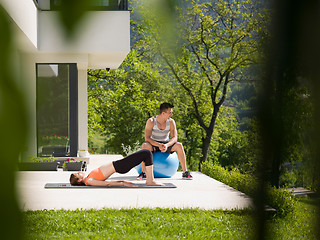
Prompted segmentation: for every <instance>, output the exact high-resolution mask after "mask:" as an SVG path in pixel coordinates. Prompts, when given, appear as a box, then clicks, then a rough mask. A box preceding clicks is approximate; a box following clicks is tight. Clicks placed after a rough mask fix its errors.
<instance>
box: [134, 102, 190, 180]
mask: <svg viewBox="0 0 320 240" xmlns="http://www.w3.org/2000/svg"><path fill="white" fill-rule="evenodd" d="M173 107H174V106H173V105H172V104H170V103H162V104H161V105H160V113H159V115H157V116H155V117H151V118H149V119H148V121H147V123H146V127H145V142H144V143H143V144H142V149H147V150H150V151H151V152H157V151H161V152H168V153H173V152H177V154H178V159H179V162H180V164H181V167H182V170H183V173H182V178H183V179H188V180H191V179H192V176H191V174H190V172H189V171H187V163H186V155H185V152H184V148H183V145H182V144H181V143H180V142H177V140H178V136H177V128H176V123H175V121H174V120H173V119H172V118H171V116H172V108H173ZM169 135H170V136H171V139H170V138H169ZM141 166H142V172H141V173H140V175H139V176H138V178H137V179H140V180H142V179H145V178H146V175H145V166H144V164H143V163H142V164H141Z"/></svg>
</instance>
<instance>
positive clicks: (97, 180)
mask: <svg viewBox="0 0 320 240" xmlns="http://www.w3.org/2000/svg"><path fill="white" fill-rule="evenodd" d="M141 162H144V163H145V166H146V175H147V179H146V184H147V185H149V186H163V184H161V183H157V182H156V181H155V180H154V177H153V158H152V153H151V151H149V150H145V149H143V150H140V151H138V152H135V153H133V154H131V155H129V156H127V157H125V158H123V159H121V160H117V161H113V162H112V163H108V164H105V165H102V166H101V167H99V168H97V169H94V170H92V171H91V172H90V173H89V175H88V176H85V173H84V172H77V173H73V174H71V176H70V183H71V185H74V186H81V185H87V186H106V187H110V186H126V187H135V186H136V185H135V184H134V183H132V182H128V181H112V180H108V181H105V180H106V179H108V178H109V177H110V176H111V175H112V174H113V173H115V172H117V173H127V172H129V171H130V170H131V169H132V168H133V167H135V166H137V165H139V164H140V163H141Z"/></svg>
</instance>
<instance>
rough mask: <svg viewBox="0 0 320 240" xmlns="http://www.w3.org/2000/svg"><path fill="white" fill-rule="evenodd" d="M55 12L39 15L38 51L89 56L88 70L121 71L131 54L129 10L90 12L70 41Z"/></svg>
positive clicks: (45, 12) (42, 12) (43, 12)
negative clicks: (118, 69) (112, 69)
mask: <svg viewBox="0 0 320 240" xmlns="http://www.w3.org/2000/svg"><path fill="white" fill-rule="evenodd" d="M57 14H58V12H55V11H41V12H39V15H38V26H39V29H38V50H39V51H40V52H42V53H46V52H47V53H87V54H88V56H89V63H88V65H89V68H95V69H102V68H118V67H119V66H120V64H121V63H122V62H123V60H124V59H125V57H126V56H127V54H128V53H129V51H130V12H129V11H109V12H107V11H89V12H88V13H87V14H86V17H85V18H83V19H82V20H81V21H80V22H79V24H78V25H77V27H76V30H75V36H74V37H73V38H71V39H68V38H67V37H66V35H65V33H64V31H63V29H62V28H61V25H60V23H59V20H58V16H57Z"/></svg>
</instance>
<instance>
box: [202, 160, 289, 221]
mask: <svg viewBox="0 0 320 240" xmlns="http://www.w3.org/2000/svg"><path fill="white" fill-rule="evenodd" d="M201 172H202V173H204V174H206V175H208V176H210V177H212V178H214V179H216V180H218V181H220V182H223V183H225V184H227V185H229V186H230V187H233V188H235V189H237V190H239V191H241V192H243V193H245V194H247V195H249V196H253V195H254V192H255V189H256V188H257V182H258V181H257V180H256V178H255V177H254V176H252V175H249V174H242V173H240V171H239V170H238V169H233V170H231V171H228V170H226V169H225V168H224V167H221V166H219V165H217V164H212V163H210V162H205V163H203V164H202V166H201ZM265 204H266V205H269V206H271V207H273V208H275V209H276V210H277V215H278V216H286V215H287V214H288V213H290V212H292V211H293V210H294V204H295V201H294V199H293V196H292V194H291V193H290V192H289V191H288V190H287V189H280V188H274V187H268V188H267V198H266V202H265Z"/></svg>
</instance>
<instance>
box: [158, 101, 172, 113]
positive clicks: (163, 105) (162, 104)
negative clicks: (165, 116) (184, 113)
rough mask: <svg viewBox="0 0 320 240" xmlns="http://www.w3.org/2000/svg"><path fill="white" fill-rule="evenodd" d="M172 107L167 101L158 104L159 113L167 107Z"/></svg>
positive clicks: (165, 110)
mask: <svg viewBox="0 0 320 240" xmlns="http://www.w3.org/2000/svg"><path fill="white" fill-rule="evenodd" d="M173 107H174V106H173V105H172V104H171V103H167V102H164V103H161V105H160V114H161V113H162V112H167V110H168V109H170V108H173Z"/></svg>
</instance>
